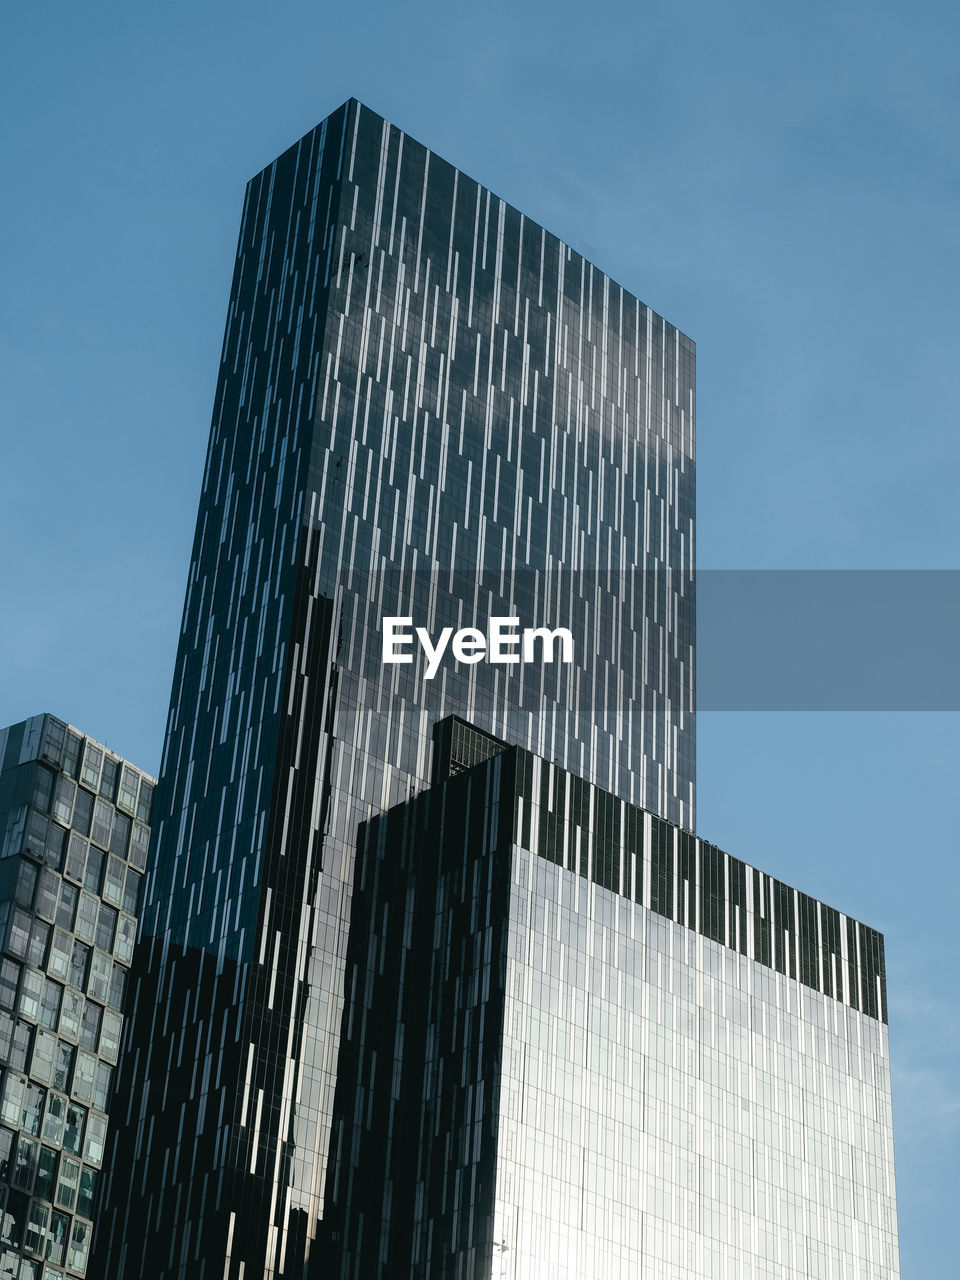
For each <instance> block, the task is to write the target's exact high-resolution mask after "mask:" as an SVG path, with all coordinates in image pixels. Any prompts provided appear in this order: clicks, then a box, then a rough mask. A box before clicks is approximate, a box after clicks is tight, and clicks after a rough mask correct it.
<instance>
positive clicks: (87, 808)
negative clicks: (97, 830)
mask: <svg viewBox="0 0 960 1280" xmlns="http://www.w3.org/2000/svg"><path fill="white" fill-rule="evenodd" d="M92 817H93V796H92V795H91V794H90V792H89V791H84V789H83V787H80V788H79V789H78V790H77V799H76V803H75V804H74V806H73V823H72V826H73V828H74V830H76V831H80V832H82V833H83V834H84V835H85V836H88V835H89V834H90V820H91V818H92Z"/></svg>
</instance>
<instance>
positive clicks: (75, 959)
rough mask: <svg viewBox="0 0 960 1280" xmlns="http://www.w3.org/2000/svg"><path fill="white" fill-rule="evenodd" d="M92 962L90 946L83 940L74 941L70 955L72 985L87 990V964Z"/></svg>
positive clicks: (79, 989) (80, 989)
mask: <svg viewBox="0 0 960 1280" xmlns="http://www.w3.org/2000/svg"><path fill="white" fill-rule="evenodd" d="M89 962H90V948H89V947H85V946H84V945H83V943H82V942H74V944H73V951H72V953H71V956H70V974H69V977H70V985H71V986H72V987H76V988H77V990H78V991H84V990H86V985H87V965H88V964H89Z"/></svg>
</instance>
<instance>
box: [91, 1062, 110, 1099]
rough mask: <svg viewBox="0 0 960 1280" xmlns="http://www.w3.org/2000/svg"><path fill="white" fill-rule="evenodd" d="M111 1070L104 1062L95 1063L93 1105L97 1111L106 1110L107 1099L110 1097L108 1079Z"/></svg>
mask: <svg viewBox="0 0 960 1280" xmlns="http://www.w3.org/2000/svg"><path fill="white" fill-rule="evenodd" d="M112 1079H113V1071H112V1070H111V1068H110V1067H108V1066H107V1064H106V1063H105V1062H98V1063H97V1072H96V1078H95V1079H94V1083H93V1105H94V1106H95V1107H96V1108H97V1110H98V1111H106V1109H107V1099H108V1098H109V1097H110V1081H111V1080H112Z"/></svg>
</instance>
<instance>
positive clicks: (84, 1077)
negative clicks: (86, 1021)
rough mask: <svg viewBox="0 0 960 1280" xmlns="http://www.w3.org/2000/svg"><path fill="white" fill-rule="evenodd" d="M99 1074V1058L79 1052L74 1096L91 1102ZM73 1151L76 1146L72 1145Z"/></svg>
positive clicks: (74, 1075)
mask: <svg viewBox="0 0 960 1280" xmlns="http://www.w3.org/2000/svg"><path fill="white" fill-rule="evenodd" d="M96 1074H97V1060H96V1058H94V1057H93V1055H92V1054H89V1053H83V1052H82V1051H81V1052H80V1053H78V1054H77V1067H76V1070H75V1071H74V1073H73V1096H74V1097H75V1098H78V1099H79V1100H80V1101H81V1102H90V1100H91V1099H92V1098H93V1082H94V1079H95V1077H96ZM70 1150H71V1151H73V1150H75V1148H73V1147H71V1148H70Z"/></svg>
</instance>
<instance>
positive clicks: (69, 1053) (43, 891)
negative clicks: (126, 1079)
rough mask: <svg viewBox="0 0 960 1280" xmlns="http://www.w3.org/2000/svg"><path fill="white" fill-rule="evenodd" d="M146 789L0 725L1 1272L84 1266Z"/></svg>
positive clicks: (68, 1271) (100, 761)
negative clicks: (1, 728) (1, 727)
mask: <svg viewBox="0 0 960 1280" xmlns="http://www.w3.org/2000/svg"><path fill="white" fill-rule="evenodd" d="M153 790H154V782H153V779H152V778H150V777H148V776H147V775H146V774H144V773H143V772H141V770H139V769H136V768H134V766H133V765H131V764H128V763H127V761H125V760H122V759H120V758H119V757H118V756H116V755H114V754H113V752H111V751H108V750H107V749H106V747H103V746H101V745H100V744H99V743H97V742H94V741H93V739H92V738H88V737H86V736H85V735H84V734H82V733H80V732H78V731H77V730H76V729H72V728H71V727H70V726H68V725H66V724H64V722H63V721H62V720H58V719H57V718H56V717H55V716H51V715H39V716H34V717H33V718H32V719H30V720H24V721H21V723H19V724H15V725H11V726H10V727H9V728H7V729H3V730H0V1276H2V1277H4V1280H65V1278H66V1277H73V1276H86V1275H92V1274H95V1273H93V1272H92V1271H89V1270H88V1265H87V1264H88V1260H89V1253H90V1241H91V1236H92V1230H93V1219H94V1216H95V1203H96V1196H97V1188H98V1182H99V1180H100V1178H101V1176H102V1175H101V1167H102V1165H103V1163H104V1151H105V1147H106V1139H107V1115H106V1112H107V1103H108V1098H109V1094H110V1089H111V1085H112V1081H113V1074H114V1070H115V1064H116V1061H117V1056H118V1054H119V1052H120V1031H121V1025H122V1016H121V1013H122V1008H123V1001H124V995H125V989H126V983H127V975H128V972H129V966H130V961H131V959H132V957H133V947H134V937H135V932H136V918H137V910H138V905H139V899H140V888H141V881H142V879H143V872H144V868H145V867H146V862H147V849H148V845H149V836H150V828H149V822H150V811H151V806H152V803H153Z"/></svg>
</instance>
